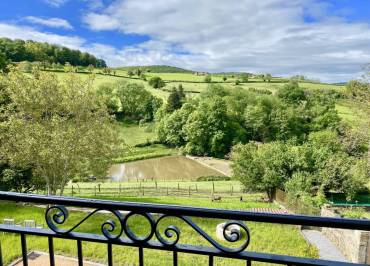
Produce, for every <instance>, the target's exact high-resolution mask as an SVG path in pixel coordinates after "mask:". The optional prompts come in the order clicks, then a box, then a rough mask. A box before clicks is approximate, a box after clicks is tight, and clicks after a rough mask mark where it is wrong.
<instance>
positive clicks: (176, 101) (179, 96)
mask: <svg viewBox="0 0 370 266" xmlns="http://www.w3.org/2000/svg"><path fill="white" fill-rule="evenodd" d="M185 97H186V96H185V93H184V88H183V87H182V85H181V84H180V85H179V88H178V89H176V87H173V88H172V91H171V93H170V95H169V96H168V99H167V105H166V110H167V112H169V113H172V112H173V111H175V110H177V109H180V108H181V106H182V105H183V103H184V101H185Z"/></svg>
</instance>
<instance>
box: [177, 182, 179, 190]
mask: <svg viewBox="0 0 370 266" xmlns="http://www.w3.org/2000/svg"><path fill="white" fill-rule="evenodd" d="M177 190H179V191H180V183H179V182H177Z"/></svg>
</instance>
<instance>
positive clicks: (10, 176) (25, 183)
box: [0, 161, 45, 193]
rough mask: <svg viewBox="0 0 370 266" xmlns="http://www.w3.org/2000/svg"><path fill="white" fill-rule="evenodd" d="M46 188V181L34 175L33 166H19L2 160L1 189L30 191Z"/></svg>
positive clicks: (0, 172)
mask: <svg viewBox="0 0 370 266" xmlns="http://www.w3.org/2000/svg"><path fill="white" fill-rule="evenodd" d="M43 188H45V181H44V180H42V179H40V178H37V177H35V176H33V174H32V168H25V169H22V168H18V167H16V166H11V165H9V164H8V163H7V162H5V161H0V189H1V190H5V191H10V190H12V191H16V192H20V193H29V192H32V191H35V190H37V189H43Z"/></svg>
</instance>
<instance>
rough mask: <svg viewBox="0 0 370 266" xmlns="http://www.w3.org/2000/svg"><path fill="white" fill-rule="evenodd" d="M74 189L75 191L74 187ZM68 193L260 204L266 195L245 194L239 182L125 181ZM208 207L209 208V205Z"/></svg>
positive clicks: (86, 185) (68, 189) (75, 186)
mask: <svg viewBox="0 0 370 266" xmlns="http://www.w3.org/2000/svg"><path fill="white" fill-rule="evenodd" d="M72 187H73V188H72ZM64 193H65V194H66V195H70V196H79V197H80V196H83V197H85V196H99V197H101V196H107V195H111V196H112V197H115V198H120V197H122V196H126V197H130V198H136V197H138V196H140V197H143V196H153V197H163V196H167V195H171V196H184V197H186V196H188V197H192V198H205V199H208V201H211V199H212V197H213V196H214V195H215V196H222V198H240V196H242V197H243V199H244V200H245V199H247V200H253V201H257V200H260V199H261V198H263V197H264V194H263V193H261V194H258V195H256V194H253V197H252V198H251V197H250V194H247V193H244V192H243V187H242V185H241V184H240V182H239V181H236V180H231V181H214V182H213V181H157V182H156V181H151V180H138V181H125V182H110V181H108V180H107V181H106V182H77V183H70V184H68V185H67V186H66V188H65V190H64ZM205 206H206V205H205Z"/></svg>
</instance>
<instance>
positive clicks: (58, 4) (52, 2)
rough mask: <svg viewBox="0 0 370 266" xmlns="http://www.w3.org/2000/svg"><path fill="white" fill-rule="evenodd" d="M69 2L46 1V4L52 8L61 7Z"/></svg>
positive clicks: (66, 0)
mask: <svg viewBox="0 0 370 266" xmlns="http://www.w3.org/2000/svg"><path fill="white" fill-rule="evenodd" d="M68 1H69V0H44V2H45V3H46V4H48V5H50V6H52V7H61V6H62V5H64V4H65V3H67V2H68Z"/></svg>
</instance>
